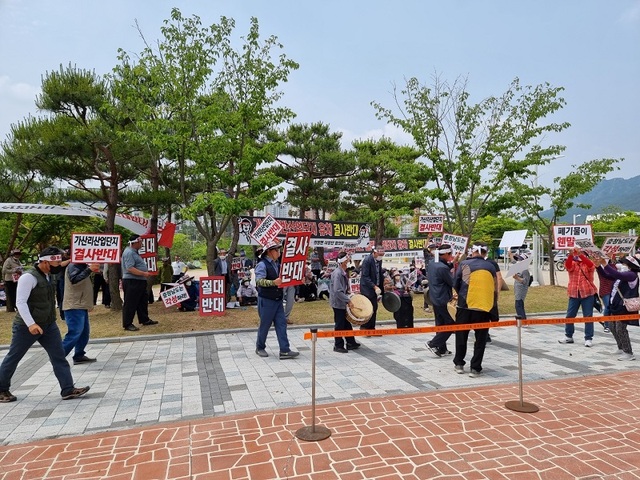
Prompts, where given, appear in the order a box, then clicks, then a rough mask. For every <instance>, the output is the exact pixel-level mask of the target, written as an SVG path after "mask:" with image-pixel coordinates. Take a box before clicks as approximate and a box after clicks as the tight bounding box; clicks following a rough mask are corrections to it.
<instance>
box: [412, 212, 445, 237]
mask: <svg viewBox="0 0 640 480" xmlns="http://www.w3.org/2000/svg"><path fill="white" fill-rule="evenodd" d="M443 230H444V215H420V217H419V220H418V233H433V232H442V231H443Z"/></svg>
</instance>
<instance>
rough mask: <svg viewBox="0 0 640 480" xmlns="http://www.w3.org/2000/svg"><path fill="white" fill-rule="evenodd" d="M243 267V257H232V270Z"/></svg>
mask: <svg viewBox="0 0 640 480" xmlns="http://www.w3.org/2000/svg"><path fill="white" fill-rule="evenodd" d="M241 268H242V257H233V258H232V259H231V271H232V272H237V271H238V270H240V269H241Z"/></svg>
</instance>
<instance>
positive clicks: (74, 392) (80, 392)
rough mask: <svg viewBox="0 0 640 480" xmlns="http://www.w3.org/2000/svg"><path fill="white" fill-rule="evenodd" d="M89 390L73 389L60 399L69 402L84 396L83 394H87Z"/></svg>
mask: <svg viewBox="0 0 640 480" xmlns="http://www.w3.org/2000/svg"><path fill="white" fill-rule="evenodd" d="M89 388H90V387H82V388H74V389H73V390H71V391H70V392H69V393H67V394H66V395H63V396H62V399H63V400H71V399H72V398H78V397H81V396H82V395H84V394H85V393H87V392H88V391H89Z"/></svg>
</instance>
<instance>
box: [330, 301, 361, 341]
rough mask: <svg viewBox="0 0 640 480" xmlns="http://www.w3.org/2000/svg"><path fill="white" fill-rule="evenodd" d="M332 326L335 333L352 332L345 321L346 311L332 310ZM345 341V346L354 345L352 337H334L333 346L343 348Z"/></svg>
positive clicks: (354, 339)
mask: <svg viewBox="0 0 640 480" xmlns="http://www.w3.org/2000/svg"><path fill="white" fill-rule="evenodd" d="M333 324H334V329H335V331H336V332H338V331H341V330H345V331H353V327H352V326H351V324H350V323H349V321H348V320H347V311H346V310H345V309H342V308H334V309H333ZM345 338H346V340H347V345H355V344H356V338H355V337H354V336H350V337H335V346H336V347H338V348H344V340H345Z"/></svg>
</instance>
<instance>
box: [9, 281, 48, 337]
mask: <svg viewBox="0 0 640 480" xmlns="http://www.w3.org/2000/svg"><path fill="white" fill-rule="evenodd" d="M45 276H46V277H47V280H48V279H49V275H48V274H45ZM36 285H38V279H37V278H36V277H34V276H33V274H32V273H31V272H27V273H25V274H23V275H22V276H21V277H20V279H19V280H18V287H17V288H16V308H17V309H18V313H19V314H20V316H21V317H22V320H23V321H24V323H25V324H26V325H27V327H30V326H31V325H35V323H36V321H35V320H34V319H33V316H32V315H31V311H30V310H29V305H27V300H29V296H30V295H31V290H33V289H34V288H36Z"/></svg>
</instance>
